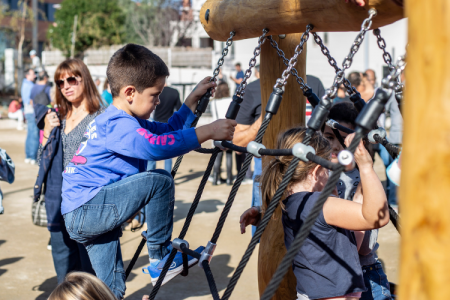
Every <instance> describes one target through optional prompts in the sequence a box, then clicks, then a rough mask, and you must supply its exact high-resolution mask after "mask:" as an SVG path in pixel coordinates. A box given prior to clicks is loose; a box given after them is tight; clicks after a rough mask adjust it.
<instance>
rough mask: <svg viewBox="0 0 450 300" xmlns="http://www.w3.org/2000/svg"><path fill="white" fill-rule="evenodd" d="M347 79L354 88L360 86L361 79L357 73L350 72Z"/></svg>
mask: <svg viewBox="0 0 450 300" xmlns="http://www.w3.org/2000/svg"><path fill="white" fill-rule="evenodd" d="M347 79H348V81H350V83H351V84H352V85H353V86H354V87H355V88H356V87H358V86H360V85H361V81H362V78H361V73H359V72H351V73H350V74H349V75H348V78H347Z"/></svg>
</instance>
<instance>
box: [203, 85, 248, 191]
mask: <svg viewBox="0 0 450 300" xmlns="http://www.w3.org/2000/svg"><path fill="white" fill-rule="evenodd" d="M230 103H231V97H230V88H229V87H228V84H227V83H226V82H222V83H219V85H218V86H217V89H216V95H215V97H214V100H212V101H211V113H212V116H213V121H216V120H219V119H225V115H226V113H227V110H228V107H229V106H230ZM224 152H226V157H227V179H226V181H224V180H223V179H222V178H221V176H220V173H221V171H220V167H221V166H222V158H223V153H224ZM244 157H245V155H244ZM224 182H226V183H227V185H232V184H233V151H232V150H226V151H220V152H219V154H218V155H217V157H216V161H215V162H214V169H213V182H212V184H213V185H219V184H222V183H224Z"/></svg>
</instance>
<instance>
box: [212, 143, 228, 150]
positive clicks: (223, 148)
mask: <svg viewBox="0 0 450 300" xmlns="http://www.w3.org/2000/svg"><path fill="white" fill-rule="evenodd" d="M230 143H231V142H230ZM214 147H217V148H219V149H220V150H228V149H227V148H225V147H224V146H222V141H214Z"/></svg>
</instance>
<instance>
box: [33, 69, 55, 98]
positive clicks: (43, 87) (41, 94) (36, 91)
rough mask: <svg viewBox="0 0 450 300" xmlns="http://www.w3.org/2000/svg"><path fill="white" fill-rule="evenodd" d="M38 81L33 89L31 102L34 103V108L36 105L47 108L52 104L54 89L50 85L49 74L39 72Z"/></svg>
mask: <svg viewBox="0 0 450 300" xmlns="http://www.w3.org/2000/svg"><path fill="white" fill-rule="evenodd" d="M37 80H38V81H37V82H36V84H35V85H34V86H33V88H32V89H31V93H30V98H31V101H33V106H35V105H36V104H42V105H44V106H47V105H49V104H50V103H51V102H52V97H51V94H50V90H51V89H52V87H51V86H50V84H49V83H48V74H47V72H45V71H41V72H39V74H38V78H37Z"/></svg>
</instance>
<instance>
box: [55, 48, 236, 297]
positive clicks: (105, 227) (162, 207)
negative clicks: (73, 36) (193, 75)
mask: <svg viewBox="0 0 450 300" xmlns="http://www.w3.org/2000/svg"><path fill="white" fill-rule="evenodd" d="M107 76H108V81H109V84H110V88H111V93H112V96H113V99H114V100H113V104H112V105H111V106H109V107H108V108H107V109H106V111H105V112H104V113H103V114H101V115H99V116H98V117H97V118H96V119H95V120H94V121H93V122H91V123H90V124H89V126H88V128H87V131H86V134H85V140H83V141H82V142H81V144H80V147H79V149H78V151H77V153H76V154H75V156H74V157H73V159H72V162H71V163H70V164H69V165H68V166H67V167H66V169H65V171H64V175H63V178H64V181H63V188H62V197H63V201H62V205H61V211H62V214H63V215H64V219H65V224H66V228H67V231H68V232H69V235H70V237H71V238H72V239H74V240H76V241H78V242H80V243H83V244H84V245H85V247H86V249H87V251H88V254H89V258H90V260H91V263H92V266H93V268H94V270H95V272H96V275H97V277H98V278H100V279H101V280H103V282H105V283H106V285H107V286H108V287H109V288H111V290H112V291H113V293H114V294H115V296H116V297H117V298H118V299H122V298H123V296H124V294H125V272H124V268H123V261H122V256H121V251H120V243H119V237H120V236H121V233H122V231H121V229H120V227H121V224H122V223H123V222H125V221H126V220H128V219H129V218H131V217H132V216H133V215H134V214H135V213H136V212H137V211H139V210H140V209H141V208H142V207H144V206H145V210H146V216H147V225H148V230H147V248H148V252H149V257H150V267H149V269H150V270H151V272H150V275H151V280H152V282H153V283H155V282H156V281H157V279H158V278H159V274H160V273H161V269H162V267H163V265H164V258H165V257H167V256H168V254H169V252H170V251H171V249H172V248H171V243H170V239H171V234H172V229H173V209H174V202H175V199H174V192H175V191H174V182H173V178H172V177H171V175H170V174H169V173H168V172H167V171H164V170H154V171H145V170H146V164H147V161H148V160H164V159H168V158H172V157H176V156H179V155H183V154H186V153H188V152H189V151H191V150H194V149H196V148H199V147H200V145H201V144H202V143H203V142H205V141H207V140H209V139H214V140H232V138H233V133H234V127H235V126H236V122H235V121H234V120H218V121H215V122H213V123H211V124H209V125H205V126H201V127H198V128H190V127H191V124H192V122H193V121H194V119H195V115H194V114H193V112H194V111H195V109H196V106H197V102H198V100H199V99H200V98H201V96H202V95H203V94H204V93H205V92H206V91H207V90H208V89H209V88H213V89H214V87H215V86H216V84H215V82H209V80H210V78H209V77H208V78H205V79H204V80H202V81H201V82H200V83H199V84H198V85H197V87H196V88H195V89H194V91H193V92H192V93H191V94H190V95H189V96H188V97H187V99H186V101H185V103H184V104H183V106H182V107H181V108H180V110H179V111H178V112H176V113H174V114H173V116H172V117H171V118H170V119H169V122H168V124H166V123H158V122H149V121H147V119H148V118H149V117H150V114H151V113H152V112H153V110H154V109H155V107H156V105H158V104H159V95H160V94H161V92H162V90H163V88H164V85H165V81H166V77H167V76H169V70H168V68H167V66H166V64H165V63H164V62H163V61H162V60H161V58H159V57H158V56H157V55H155V54H154V53H152V52H151V51H150V50H148V49H147V48H145V47H142V46H138V45H134V44H128V45H126V46H124V47H123V48H121V49H120V50H118V51H117V52H116V53H115V54H114V55H113V56H112V58H111V60H110V62H109V64H108V69H107ZM196 251H198V252H201V251H202V247H200V248H198V249H197V250H196ZM188 259H189V265H192V264H194V263H195V262H196V261H197V260H196V259H195V258H193V257H189V258H188ZM182 269H183V265H182V257H181V253H178V255H177V256H176V257H175V260H174V263H172V266H171V268H170V269H169V272H168V273H167V276H166V277H165V281H164V283H165V282H167V281H168V280H170V279H172V278H173V277H175V276H176V275H178V274H179V273H181V271H182Z"/></svg>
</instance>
